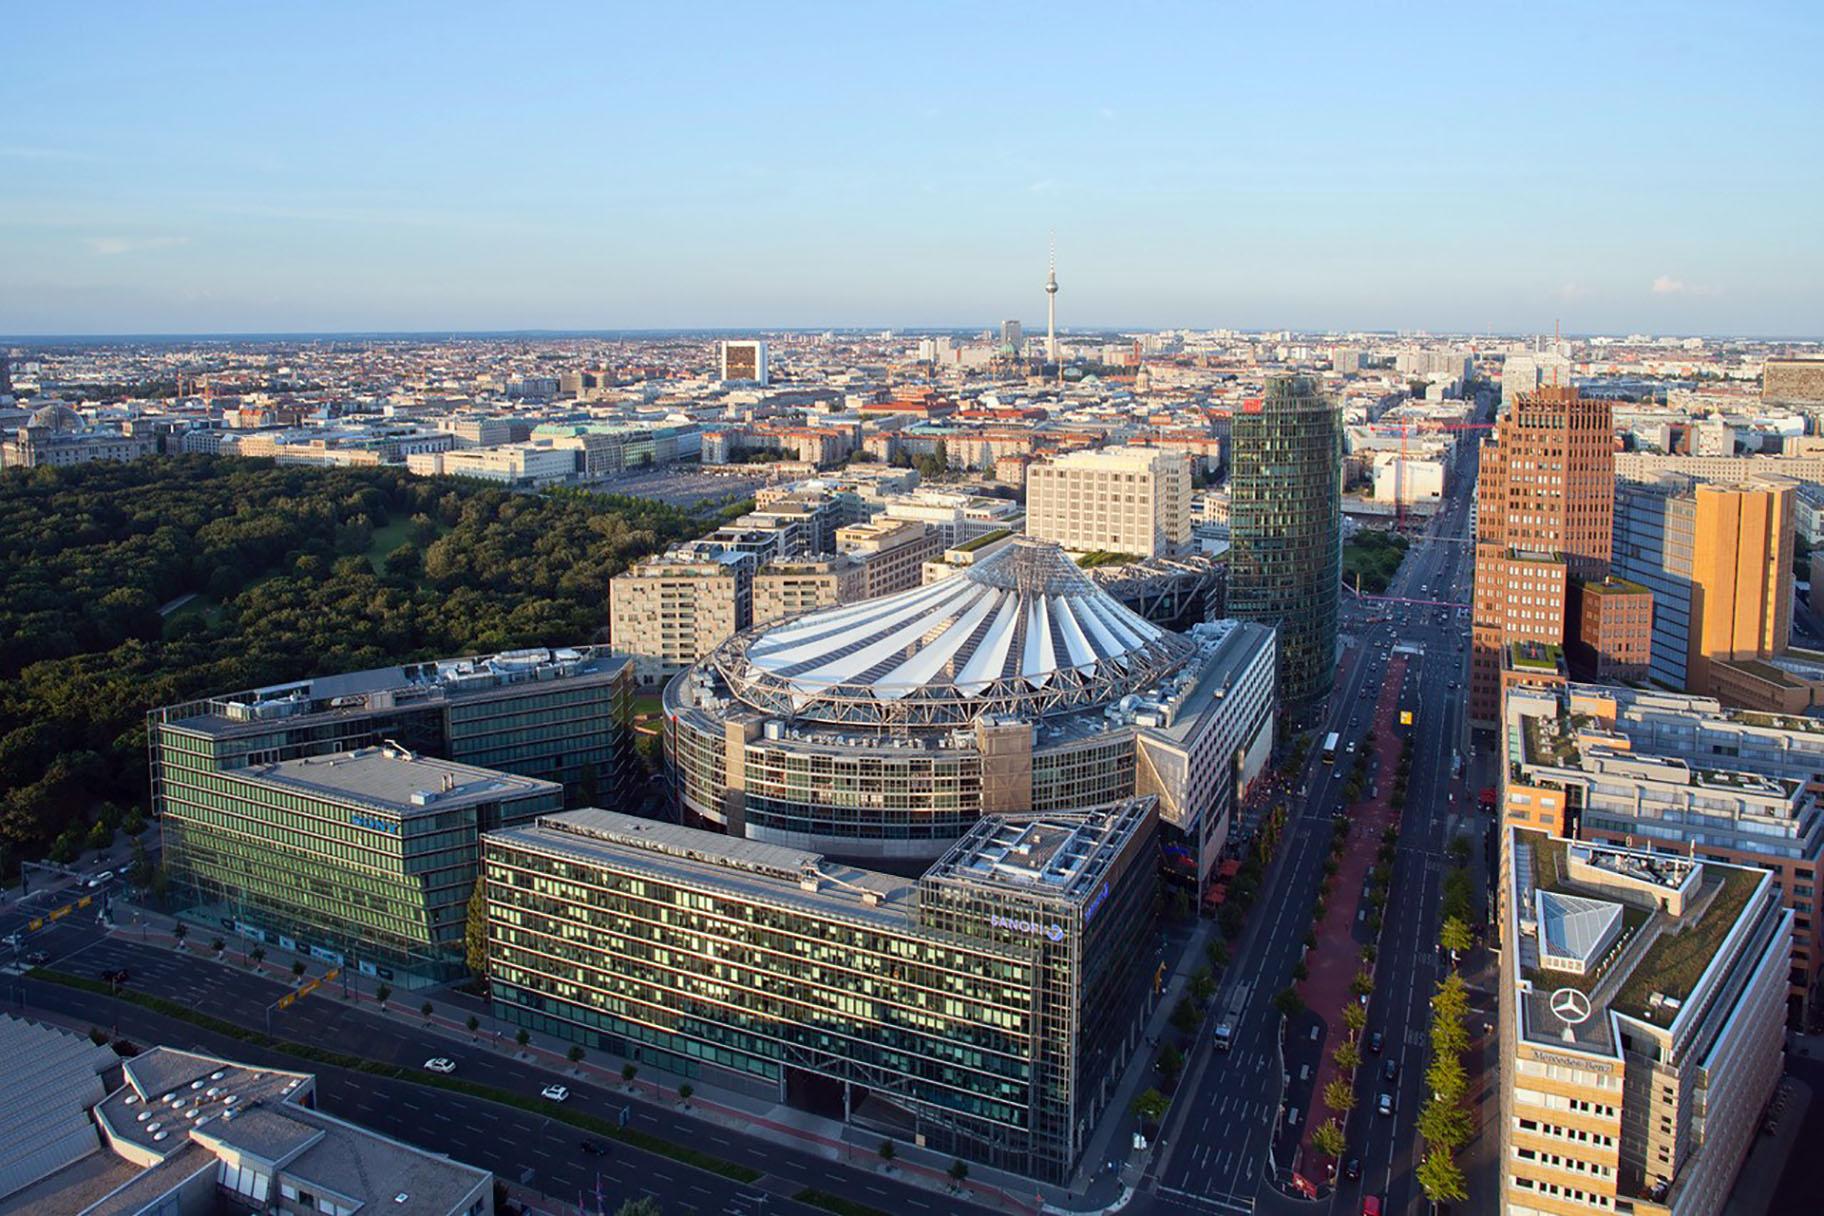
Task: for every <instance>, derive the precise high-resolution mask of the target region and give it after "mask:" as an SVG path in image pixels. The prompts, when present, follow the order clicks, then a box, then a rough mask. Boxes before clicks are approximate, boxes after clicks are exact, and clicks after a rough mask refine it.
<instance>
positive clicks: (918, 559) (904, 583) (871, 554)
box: [836, 517, 944, 600]
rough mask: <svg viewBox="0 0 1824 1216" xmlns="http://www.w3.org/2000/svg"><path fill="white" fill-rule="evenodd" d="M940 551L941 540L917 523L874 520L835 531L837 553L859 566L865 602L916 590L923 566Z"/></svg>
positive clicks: (915, 521) (903, 520)
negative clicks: (895, 593)
mask: <svg viewBox="0 0 1824 1216" xmlns="http://www.w3.org/2000/svg"><path fill="white" fill-rule="evenodd" d="M943 548H944V541H943V537H942V536H941V535H940V534H939V533H938V532H937V531H936V530H935V529H933V528H931V527H929V526H927V525H926V524H924V523H921V522H919V521H918V520H912V519H890V518H886V517H877V518H875V519H872V520H869V521H868V522H867V523H860V524H849V525H848V526H847V527H842V528H838V529H836V549H837V552H839V553H846V554H848V555H849V556H850V557H852V558H854V559H855V560H856V561H857V562H859V563H860V564H861V567H862V583H861V594H860V596H859V597H858V598H860V599H864V600H871V599H873V598H874V597H875V596H877V595H891V594H892V593H893V592H895V591H904V590H906V589H907V588H908V587H916V586H918V585H919V584H920V583H921V582H922V581H923V576H924V567H925V562H926V561H927V560H928V559H930V558H933V557H936V556H937V555H938V554H939V553H941V552H943Z"/></svg>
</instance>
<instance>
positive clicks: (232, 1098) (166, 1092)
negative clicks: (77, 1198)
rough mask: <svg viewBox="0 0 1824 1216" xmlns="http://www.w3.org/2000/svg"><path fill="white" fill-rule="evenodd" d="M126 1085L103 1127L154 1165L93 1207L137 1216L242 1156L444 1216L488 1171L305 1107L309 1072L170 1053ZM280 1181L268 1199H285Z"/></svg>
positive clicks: (353, 1197)
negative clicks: (164, 1196) (222, 1162)
mask: <svg viewBox="0 0 1824 1216" xmlns="http://www.w3.org/2000/svg"><path fill="white" fill-rule="evenodd" d="M125 1077H126V1083H125V1084H124V1085H122V1086H121V1088H119V1089H117V1090H115V1091H114V1092H113V1093H111V1094H109V1095H108V1096H107V1097H106V1098H104V1099H103V1100H102V1101H101V1103H100V1104H99V1105H98V1106H96V1108H95V1117H96V1119H97V1120H98V1121H99V1122H101V1123H102V1124H103V1125H104V1126H105V1127H106V1128H107V1129H108V1130H109V1131H110V1132H111V1133H112V1134H113V1135H114V1136H115V1137H116V1138H118V1139H120V1140H122V1141H124V1142H126V1143H130V1144H132V1145H133V1146H134V1147H135V1148H136V1149H137V1150H139V1151H140V1152H143V1153H146V1154H148V1155H149V1156H151V1157H154V1158H157V1159H158V1164H156V1165H153V1166H152V1167H150V1168H149V1169H147V1170H145V1171H141V1172H136V1173H135V1175H134V1176H133V1178H132V1179H131V1180H130V1181H128V1182H127V1183H126V1184H125V1185H124V1186H122V1187H121V1188H120V1189H119V1190H118V1191H116V1192H115V1193H114V1194H112V1195H111V1196H109V1197H108V1198H107V1199H105V1200H103V1201H102V1202H101V1204H100V1205H99V1206H97V1207H96V1208H94V1209H91V1211H92V1212H93V1214H94V1216H113V1214H114V1213H117V1212H118V1213H121V1214H122V1216H125V1214H126V1213H131V1212H137V1211H139V1210H141V1209H142V1208H143V1207H144V1206H146V1205H147V1204H150V1203H151V1202H153V1201H154V1200H156V1199H157V1198H158V1197H159V1196H160V1195H161V1194H163V1193H164V1192H165V1191H167V1190H168V1189H170V1188H171V1187H174V1186H176V1185H177V1184H178V1183H179V1182H180V1181H182V1180H183V1179H184V1178H186V1177H189V1176H192V1175H194V1174H195V1173H196V1172H197V1171H199V1170H202V1169H208V1170H214V1169H215V1164H216V1162H217V1161H218V1160H220V1159H223V1158H228V1157H234V1158H238V1159H241V1160H243V1161H247V1162H248V1163H250V1164H259V1165H264V1166H266V1167H268V1168H270V1169H271V1170H272V1171H273V1172H274V1173H275V1174H277V1175H278V1177H280V1178H282V1179H284V1180H286V1181H290V1182H293V1183H301V1184H305V1189H309V1190H312V1191H315V1192H318V1193H327V1194H329V1195H332V1196H341V1197H343V1198H344V1199H347V1200H350V1201H352V1202H353V1204H354V1205H355V1206H357V1207H359V1208H361V1209H362V1210H373V1211H379V1210H381V1209H382V1208H384V1209H385V1210H386V1211H387V1212H390V1213H394V1214H395V1216H448V1213H450V1212H451V1211H454V1210H456V1209H457V1208H458V1207H459V1205H460V1204H461V1203H462V1201H463V1200H464V1199H466V1198H468V1197H470V1196H471V1195H472V1194H473V1193H475V1192H476V1191H477V1189H478V1188H480V1187H481V1186H482V1185H483V1184H484V1183H485V1182H486V1181H487V1180H488V1177H489V1175H488V1173H487V1171H485V1170H481V1169H477V1168H475V1167H474V1166H469V1165H464V1164H462V1163H461V1162H458V1161H453V1160H451V1159H449V1158H447V1157H443V1156H439V1155H437V1154H434V1153H429V1152H425V1151H424V1150H422V1149H418V1148H414V1147H412V1146H411V1145H409V1144H405V1143H403V1142H401V1141H398V1140H393V1139H391V1138H389V1137H386V1136H382V1135H380V1134H378V1133H377V1132H372V1131H369V1130H367V1129H366V1128H363V1127H361V1126H359V1125H358V1124H354V1123H349V1122H346V1121H344V1120H341V1119H338V1118H335V1117H334V1116H332V1115H329V1114H327V1113H325V1112H323V1111H320V1110H313V1109H310V1108H309V1107H307V1106H306V1105H304V1101H305V1099H306V1098H307V1097H308V1096H310V1095H311V1094H313V1093H314V1092H315V1078H314V1077H313V1076H312V1075H311V1074H309V1073H300V1072H288V1071H285V1070H281V1069H271V1068H254V1067H250V1066H248V1065H244V1064H236V1063H234V1062H232V1061H229V1060H223V1059H219V1058H216V1057H213V1056H206V1055H201V1054H198V1053H195V1052H188V1051H179V1050H176V1049H174V1048H169V1047H154V1048H152V1049H150V1050H149V1051H146V1052H143V1053H142V1054H140V1055H138V1056H136V1057H134V1058H133V1059H132V1060H129V1061H127V1063H126V1066H125ZM277 1190H278V1187H277V1183H276V1182H275V1183H274V1185H273V1190H272V1196H271V1197H272V1198H273V1199H274V1200H276V1198H277Z"/></svg>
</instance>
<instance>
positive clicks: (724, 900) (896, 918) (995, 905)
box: [483, 799, 1158, 1180]
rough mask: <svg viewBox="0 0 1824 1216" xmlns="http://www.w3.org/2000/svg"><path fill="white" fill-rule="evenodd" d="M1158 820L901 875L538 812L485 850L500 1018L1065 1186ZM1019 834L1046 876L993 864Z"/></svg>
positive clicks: (682, 833) (1018, 826)
mask: <svg viewBox="0 0 1824 1216" xmlns="http://www.w3.org/2000/svg"><path fill="white" fill-rule="evenodd" d="M1156 828H1157V810H1156V806H1155V804H1154V802H1153V800H1152V799H1138V800H1130V801H1128V802H1126V803H1122V804H1118V805H1117V806H1115V807H1111V808H1105V809H1103V810H1099V811H1095V812H1085V813H1082V814H1079V815H1059V816H1050V817H1046V816H1036V815H1030V816H1008V817H991V818H989V819H984V820H981V821H979V822H978V823H977V824H975V825H974V827H973V828H972V830H971V831H970V832H969V833H968V835H967V836H965V837H964V839H963V840H962V841H961V842H959V843H958V844H957V845H956V846H955V847H954V848H953V849H952V850H951V852H949V853H947V854H946V855H945V857H944V859H943V860H941V861H940V862H939V863H938V864H937V865H936V866H934V867H932V869H931V870H929V871H928V872H927V873H926V875H925V876H924V877H923V878H922V879H921V880H919V881H918V882H916V883H913V882H911V881H908V880H906V879H901V878H895V877H892V876H889V875H885V874H879V873H875V872H871V871H866V870H858V869H853V868H850V867H844V866H840V865H832V864H831V863H829V862H827V861H825V860H824V859H823V858H821V857H820V856H818V855H817V854H813V853H805V852H800V851H798V850H795V849H787V848H782V847H779V846H774V845H765V844H757V843H754V842H750V841H741V840H730V839H729V838H726V837H722V836H718V835H715V834H713V833H708V832H702V831H697V830H695V829H690V828H679V827H672V826H669V825H662V824H654V823H651V822H649V821H644V820H637V819H633V818H631V817H628V816H623V815H616V814H613V813H610V812H605V811H597V810H583V811H575V812H569V813H566V814H562V815H554V816H547V817H545V818H544V819H542V820H540V822H539V823H538V824H537V825H536V826H533V827H524V828H516V829H511V830H506V831H501V832H496V833H493V834H491V835H490V836H488V837H487V838H486V839H485V841H484V850H483V852H484V861H483V877H484V881H485V883H486V890H487V901H488V935H489V980H490V986H491V990H492V996H493V1001H494V1009H495V1012H496V1013H497V1015H499V1016H500V1017H502V1018H504V1019H506V1020H509V1021H513V1022H517V1023H519V1024H521V1025H524V1026H527V1027H530V1028H532V1029H536V1030H541V1031H545V1032H548V1033H554V1034H558V1035H561V1036H563V1037H566V1038H569V1039H572V1040H574V1041H576V1042H578V1043H581V1044H583V1045H585V1046H587V1047H589V1048H592V1049H596V1050H601V1051H606V1052H610V1053H613V1054H616V1055H621V1056H624V1057H626V1058H629V1059H634V1060H638V1061H640V1062H641V1064H642V1065H643V1066H648V1067H652V1068H658V1069H662V1070H667V1071H670V1072H673V1073H675V1074H678V1075H681V1076H685V1077H699V1076H701V1077H705V1078H713V1079H715V1080H717V1081H718V1082H720V1083H723V1084H733V1085H737V1086H740V1087H743V1088H746V1089H747V1090H749V1091H750V1092H762V1093H769V1094H771V1095H772V1096H774V1097H776V1098H777V1099H778V1100H783V1101H788V1102H794V1103H800V1104H805V1105H812V1106H818V1105H819V1103H820V1102H821V1103H823V1104H824V1106H826V1107H827V1106H828V1105H830V1104H833V1105H834V1108H835V1109H832V1110H830V1113H832V1114H834V1113H837V1111H840V1113H841V1114H842V1115H843V1116H844V1117H847V1118H851V1119H853V1120H854V1121H855V1122H856V1123H857V1124H859V1125H862V1126H866V1127H869V1128H870V1129H873V1130H876V1131H880V1132H882V1133H884V1134H887V1135H892V1136H898V1137H903V1138H906V1139H918V1140H920V1142H922V1143H924V1144H925V1145H926V1146H927V1147H931V1148H933V1149H935V1150H937V1151H940V1152H945V1153H954V1154H957V1155H961V1156H965V1157H969V1158H972V1159H975V1160H979V1161H983V1162H987V1163H989V1164H992V1165H995V1166H998V1167H1001V1168H1006V1169H1011V1170H1016V1171H1019V1172H1022V1173H1026V1174H1029V1175H1032V1176H1035V1177H1040V1178H1046V1179H1050V1180H1062V1179H1064V1178H1066V1177H1068V1176H1069V1174H1070V1172H1071V1169H1072V1167H1073V1166H1074V1164H1075V1162H1076V1159H1077V1157H1078V1156H1079V1155H1080V1153H1081V1152H1082V1149H1083V1147H1084V1145H1085V1144H1086V1143H1087V1141H1088V1137H1089V1135H1090V1133H1091V1131H1093V1128H1094V1124H1095V1120H1096V1119H1097V1118H1098V1117H1099V1116H1100V1115H1101V1113H1102V1112H1103V1110H1104V1109H1105V1107H1106V1105H1107V1103H1108V1101H1109V1100H1110V1098H1112V1096H1113V1094H1112V1089H1113V1084H1114V1078H1115V1077H1117V1076H1118V1075H1119V1071H1120V1068H1121V1066H1122V1065H1123V1064H1124V1063H1125V1061H1126V1059H1127V1058H1128V1056H1129V1055H1130V1054H1131V1052H1132V1051H1133V1050H1134V1048H1135V1046H1136V1045H1137V1043H1138V1040H1139V1035H1140V1032H1141V1027H1142V1024H1143V1015H1144V1012H1145V1009H1146V1004H1147V1001H1148V994H1149V991H1150V984H1149V980H1150V971H1149V970H1148V969H1147V960H1148V959H1149V958H1150V957H1151V956H1150V955H1149V954H1148V953H1147V951H1146V949H1145V944H1146V942H1147V940H1148V938H1149V935H1150V934H1151V933H1152V932H1153V931H1154V929H1153V921H1152V893H1153V886H1154V875H1155V873H1156V871H1157V866H1158V857H1157V845H1156ZM1034 841H1036V842H1038V843H1037V849H1038V852H1039V853H1041V854H1043V856H1042V858H1041V859H1040V860H1038V861H1035V862H1032V863H1031V867H1030V868H1031V873H1033V874H1037V875H1038V877H1033V878H1030V880H1028V876H1027V875H1026V873H1025V872H1024V871H1022V875H1021V876H1020V877H1019V878H1012V879H1010V878H1008V877H1007V876H1006V873H1007V868H1008V867H1012V868H1015V869H1019V868H1021V867H1027V866H1028V859H1029V858H1030V856H1031V853H1032V849H1031V847H1030V846H1031V843H1032V842H1034ZM1022 849H1026V851H1025V852H1022V851H1021V850H1022Z"/></svg>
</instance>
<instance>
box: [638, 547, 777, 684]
mask: <svg viewBox="0 0 1824 1216" xmlns="http://www.w3.org/2000/svg"><path fill="white" fill-rule="evenodd" d="M751 561H752V558H751V556H750V555H748V554H745V553H724V554H721V555H719V556H714V557H711V556H695V555H691V554H682V553H673V554H665V555H663V556H660V557H650V558H647V559H646V560H645V561H643V562H641V563H639V564H638V565H637V566H634V567H633V568H632V569H631V570H628V571H626V572H625V573H623V574H618V575H616V576H615V577H614V579H613V581H612V582H611V583H610V584H609V587H608V630H609V638H610V640H611V641H612V643H613V645H614V648H615V649H616V650H617V651H620V652H621V653H623V654H628V655H632V656H633V660H634V671H635V675H636V677H637V678H638V680H639V682H640V683H641V684H643V685H652V684H657V683H660V682H661V681H663V680H665V679H667V678H669V677H670V676H672V675H674V674H676V673H677V672H680V671H682V670H684V669H685V668H686V667H689V666H690V665H691V664H692V663H695V662H696V661H697V660H699V659H701V658H704V657H705V656H707V655H708V654H709V652H710V651H712V650H714V649H715V648H716V647H717V646H719V645H721V644H722V643H723V642H724V641H726V640H727V639H728V638H730V637H732V636H733V635H734V634H735V632H736V631H737V630H740V629H745V628H747V626H748V625H749V623H750V622H751V620H752V602H753V601H752V595H753V588H752V585H751V580H752V578H753V575H752V574H751V572H750V570H751V567H750V565H749V563H751Z"/></svg>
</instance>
